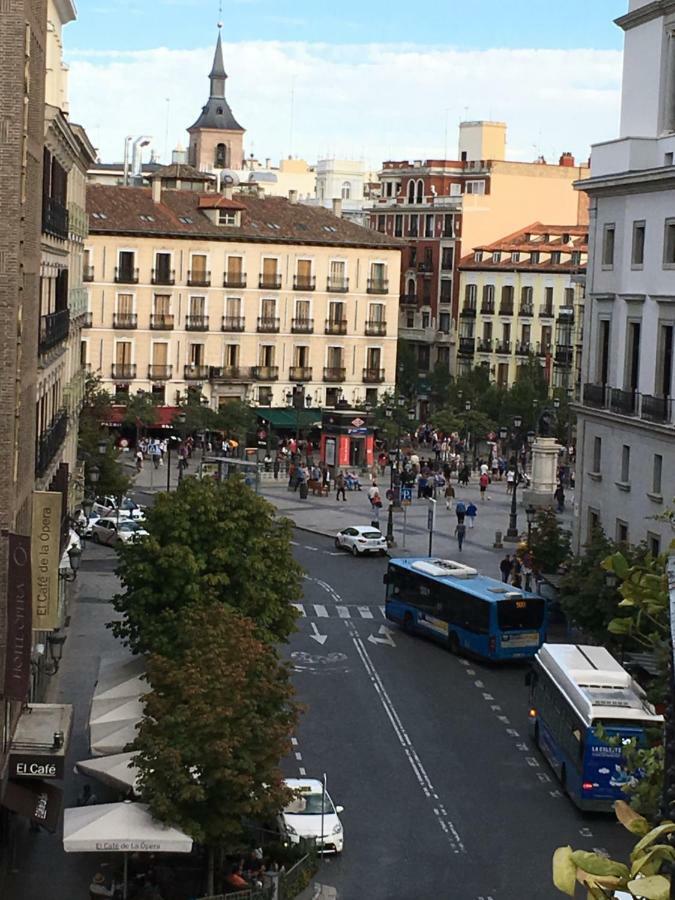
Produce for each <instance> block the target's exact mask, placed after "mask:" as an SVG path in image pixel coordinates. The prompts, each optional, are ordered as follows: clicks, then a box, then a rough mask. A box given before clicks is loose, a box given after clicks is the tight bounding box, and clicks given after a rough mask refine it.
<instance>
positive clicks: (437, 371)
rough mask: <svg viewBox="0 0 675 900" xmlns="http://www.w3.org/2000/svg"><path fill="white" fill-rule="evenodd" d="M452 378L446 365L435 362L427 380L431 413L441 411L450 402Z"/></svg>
mask: <svg viewBox="0 0 675 900" xmlns="http://www.w3.org/2000/svg"><path fill="white" fill-rule="evenodd" d="M451 384H452V376H451V375H450V371H449V369H448V364H447V363H442V362H437V363H436V365H435V366H434V368H433V371H432V372H431V377H430V378H429V399H430V400H431V407H432V412H435V411H436V410H437V409H442V408H443V407H444V406H445V405H446V404H447V403H448V401H449V400H450V386H451Z"/></svg>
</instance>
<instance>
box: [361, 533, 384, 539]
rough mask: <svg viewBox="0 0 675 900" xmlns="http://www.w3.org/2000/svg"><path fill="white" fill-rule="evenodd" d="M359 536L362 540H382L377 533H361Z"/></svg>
mask: <svg viewBox="0 0 675 900" xmlns="http://www.w3.org/2000/svg"><path fill="white" fill-rule="evenodd" d="M361 534H362V535H363V537H364V538H368V539H369V540H371V541H379V540H381V538H382V535H381V534H380V532H379V531H362V532H361Z"/></svg>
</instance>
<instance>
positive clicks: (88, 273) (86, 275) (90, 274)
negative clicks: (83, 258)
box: [82, 266, 94, 281]
mask: <svg viewBox="0 0 675 900" xmlns="http://www.w3.org/2000/svg"><path fill="white" fill-rule="evenodd" d="M93 280H94V267H93V266H82V281H93Z"/></svg>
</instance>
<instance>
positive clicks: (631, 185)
mask: <svg viewBox="0 0 675 900" xmlns="http://www.w3.org/2000/svg"><path fill="white" fill-rule="evenodd" d="M673 3H674V4H675V0H673ZM573 187H574V188H575V189H576V190H578V191H585V192H586V193H587V194H590V195H591V196H593V195H594V194H645V193H650V192H654V191H663V190H668V189H670V188H674V189H675V166H667V167H664V166H660V167H659V168H654V169H631V170H630V171H629V172H616V173H612V174H611V175H598V176H597V177H595V178H593V177H591V178H584V179H582V180H581V181H575V182H574V184H573Z"/></svg>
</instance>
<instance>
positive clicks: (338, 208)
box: [333, 197, 342, 219]
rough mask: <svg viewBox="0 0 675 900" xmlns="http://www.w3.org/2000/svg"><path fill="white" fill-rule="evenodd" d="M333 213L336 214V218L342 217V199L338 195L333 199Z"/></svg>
mask: <svg viewBox="0 0 675 900" xmlns="http://www.w3.org/2000/svg"><path fill="white" fill-rule="evenodd" d="M333 215H334V216H337V218H338V219H341V218H342V200H341V199H340V197H335V198H334V199H333Z"/></svg>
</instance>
